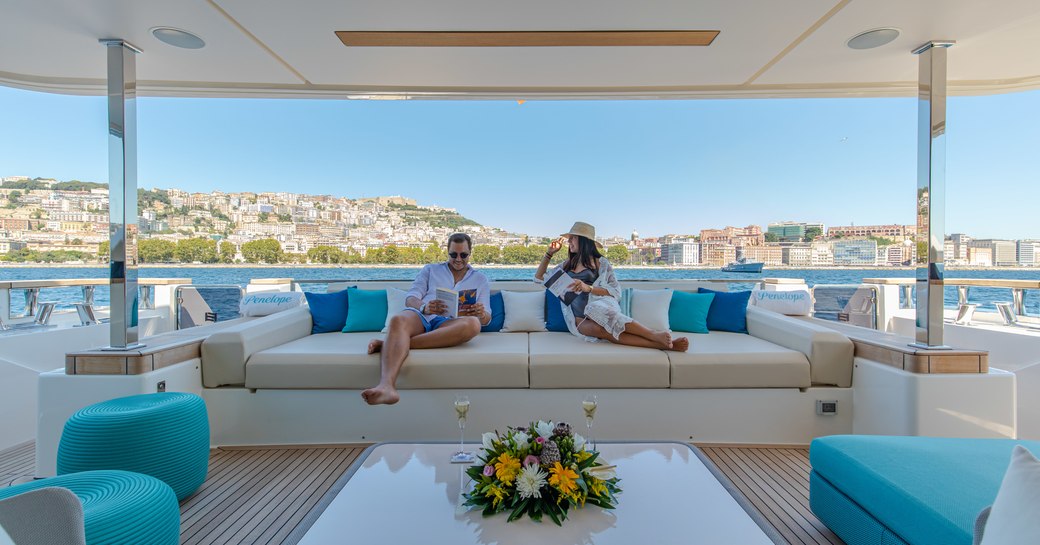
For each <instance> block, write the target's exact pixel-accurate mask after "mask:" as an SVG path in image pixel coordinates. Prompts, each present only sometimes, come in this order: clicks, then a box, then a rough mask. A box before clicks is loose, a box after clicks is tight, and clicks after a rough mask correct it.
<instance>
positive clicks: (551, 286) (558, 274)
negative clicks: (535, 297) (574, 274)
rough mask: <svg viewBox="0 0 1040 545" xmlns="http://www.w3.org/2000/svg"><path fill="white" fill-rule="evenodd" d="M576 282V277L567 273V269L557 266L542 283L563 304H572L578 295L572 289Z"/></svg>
mask: <svg viewBox="0 0 1040 545" xmlns="http://www.w3.org/2000/svg"><path fill="white" fill-rule="evenodd" d="M573 283H574V279H573V278H571V275H569V274H567V271H565V270H563V267H562V266H561V267H556V268H555V269H553V270H552V272H551V273H549V274H548V275H547V276H546V278H545V281H544V282H542V285H544V286H545V288H546V289H548V290H549V291H550V292H552V294H553V295H555V296H557V297H559V298H560V300H561V301H563V304H565V305H570V304H571V301H573V300H574V298H575V297H577V296H578V294H577V293H574V292H573V291H571V290H570V287H571V284H573Z"/></svg>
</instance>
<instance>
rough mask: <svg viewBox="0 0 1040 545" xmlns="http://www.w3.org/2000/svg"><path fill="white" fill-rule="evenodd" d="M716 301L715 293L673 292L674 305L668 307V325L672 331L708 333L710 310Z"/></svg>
mask: <svg viewBox="0 0 1040 545" xmlns="http://www.w3.org/2000/svg"><path fill="white" fill-rule="evenodd" d="M714 299H715V294H714V293H687V292H685V291H675V292H672V303H671V304H670V305H668V324H669V325H670V327H671V328H672V331H686V332H688V333H707V332H708V309H710V308H711V302H712V300H714Z"/></svg>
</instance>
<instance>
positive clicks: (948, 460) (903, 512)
mask: <svg viewBox="0 0 1040 545" xmlns="http://www.w3.org/2000/svg"><path fill="white" fill-rule="evenodd" d="M1016 444H1021V445H1023V446H1025V447H1026V448H1028V449H1029V450H1030V451H1031V452H1034V453H1040V441H1018V440H1012V439H949V438H939V437H886V436H871V435H834V436H830V437H821V438H819V439H816V440H814V441H813V442H812V445H811V446H810V448H809V463H810V464H811V465H812V473H810V477H809V505H810V507H811V508H812V511H813V513H814V514H816V516H817V517H819V519H820V520H821V521H823V523H824V524H826V525H827V527H828V528H830V529H831V530H832V531H834V533H835V534H837V535H838V537H840V538H841V539H842V540H844V541H845V542H846V543H847V544H848V545H861V544H862V545H865V544H885V545H889V544H893V545H898V544H904V543H906V544H910V545H923V544H931V543H935V544H944V545H961V544H963V545H971V542H972V532H973V528H974V524H975V518H976V516H977V515H978V514H979V511H981V510H982V509H983V508H984V507H986V506H989V505H991V504H992V503H993V500H994V499H995V498H996V497H997V490H999V489H1000V482H1001V480H1002V479H1003V478H1004V472H1005V471H1006V470H1007V467H1008V463H1009V462H1010V460H1011V450H1012V449H1013V448H1014V446H1015V445H1016Z"/></svg>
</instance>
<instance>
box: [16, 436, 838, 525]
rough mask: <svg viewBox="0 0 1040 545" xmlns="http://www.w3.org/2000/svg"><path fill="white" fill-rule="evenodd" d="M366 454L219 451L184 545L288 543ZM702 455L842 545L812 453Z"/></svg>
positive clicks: (24, 471)
mask: <svg viewBox="0 0 1040 545" xmlns="http://www.w3.org/2000/svg"><path fill="white" fill-rule="evenodd" d="M365 446H367V445H345V446H329V447H315V448H284V447H280V448H227V449H225V448H220V449H214V450H213V451H211V452H210V459H209V474H208V475H207V477H206V482H205V483H204V484H203V485H202V487H201V488H200V489H199V491H198V492H196V493H195V494H194V495H192V496H191V497H190V498H188V499H186V500H185V501H183V502H181V543H182V544H185V545H189V544H190V545H211V544H212V545H217V544H221V545H224V544H227V545H232V544H245V543H250V544H252V543H257V544H272V545H273V544H282V543H285V542H286V541H285V540H286V539H287V538H288V537H289V535H290V534H291V533H292V531H293V530H294V529H295V528H296V526H297V525H298V524H299V523H300V522H301V521H302V520H303V518H304V517H305V516H306V515H307V514H308V513H309V512H310V511H311V509H312V508H314V506H315V504H317V503H318V501H319V500H320V499H321V497H322V496H323V495H324V494H325V493H326V492H328V491H329V489H330V488H331V487H332V485H333V484H334V483H335V482H336V480H337V479H339V477H340V476H341V475H342V474H343V473H344V472H345V471H346V470H347V468H349V467H350V465H351V464H352V463H354V461H355V460H357V458H358V455H360V454H361V452H362V451H363V450H364V449H365ZM701 450H702V451H703V452H704V453H705V454H706V455H707V456H708V458H709V459H711V460H712V462H714V463H715V465H716V466H717V467H718V468H719V469H720V470H721V471H722V472H723V473H724V474H725V475H726V476H727V477H728V478H729V480H730V481H731V482H732V483H733V484H734V485H735V486H736V488H737V489H739V490H740V492H741V493H743V494H744V497H746V498H747V499H748V500H749V501H750V502H751V504H752V505H754V506H755V508H756V509H758V511H759V512H760V513H761V514H762V516H763V517H764V518H765V519H766V520H767V521H768V522H769V524H771V525H772V526H773V528H775V529H776V531H777V532H778V533H779V534H780V535H781V536H783V538H784V539H785V540H787V542H788V543H789V544H791V545H830V544H834V545H841V544H842V541H841V540H840V539H838V537H837V536H835V535H834V534H833V533H832V532H831V531H830V530H828V529H827V528H826V527H825V526H824V525H823V524H822V523H821V522H820V521H819V520H817V519H816V517H815V516H813V514H812V513H811V512H810V511H809V458H808V450H807V449H805V448H766V447H754V448H752V447H730V446H702V447H701ZM34 463H35V444H34V443H32V442H29V443H25V444H22V445H19V446H16V447H13V448H10V449H7V450H4V451H0V488H3V487H7V486H10V485H11V484H12V483H14V484H17V483H18V482H23V481H25V480H26V479H28V478H30V477H31V476H32V474H33V466H34ZM622 501H623V498H622ZM344 543H348V541H344Z"/></svg>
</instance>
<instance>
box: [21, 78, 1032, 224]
mask: <svg viewBox="0 0 1040 545" xmlns="http://www.w3.org/2000/svg"><path fill="white" fill-rule="evenodd" d="M388 102H393V103H388ZM0 104H3V105H4V108H3V111H4V112H5V122H6V124H7V126H9V127H15V128H16V129H17V130H9V131H6V132H5V133H4V134H2V135H0V165H2V166H3V167H4V171H5V173H6V174H10V175H15V174H21V175H29V176H46V177H54V178H57V179H63V180H67V179H72V178H78V179H82V180H86V181H104V180H105V179H106V178H107V150H106V146H107V142H106V138H105V134H106V132H105V129H104V123H105V121H104V120H105V107H104V104H105V103H104V99H103V98H102V97H83V96H75V97H73V96H62V95H53V94H46V93H35V92H28V91H22V90H17V89H0ZM916 107H917V104H916V100H914V99H911V98H891V99H841V100H838V99H797V100H784V101H760V100H695V101H680V100H676V101H526V102H525V103H523V104H518V103H517V102H510V101H382V102H381V101H295V100H256V99H229V100H219V101H218V100H206V99H172V98H169V99H167V98H151V97H145V98H140V99H138V113H139V116H138V124H139V136H140V138H139V148H138V149H139V157H138V165H139V169H138V172H139V176H138V178H139V185H140V187H152V186H159V187H179V188H181V189H183V190H185V191H189V192H200V191H202V192H204V191H210V190H212V189H218V188H219V189H221V190H223V191H245V190H253V191H261V192H262V191H279V190H282V189H284V188H286V187H292V188H293V189H294V190H297V191H305V192H307V193H310V194H335V195H345V196H349V197H352V198H360V197H365V196H375V195H377V194H379V195H387V194H401V195H409V196H410V197H411V198H415V199H417V200H418V201H420V202H423V203H429V204H434V205H440V206H446V207H454V208H459V209H461V210H465V211H466V213H467V215H469V216H470V217H472V218H473V219H474V220H476V221H478V222H481V223H485V224H490V223H495V224H497V225H500V226H501V227H502V228H504V229H507V230H510V231H518V232H528V233H552V232H553V231H556V230H560V229H566V227H567V226H568V225H569V224H570V222H572V221H573V220H574V219H577V218H578V217H581V218H583V219H585V220H586V221H589V222H590V223H593V224H595V225H596V226H597V228H598V229H599V232H600V233H602V234H603V235H606V236H627V235H628V234H629V233H630V232H631V230H632V229H636V230H638V231H640V232H641V233H647V234H651V233H668V232H674V231H680V230H685V229H694V230H695V229H697V228H709V227H712V226H718V225H723V224H733V225H750V224H758V225H765V224H766V223H767V222H769V221H773V220H774V218H775V219H777V220H782V219H791V220H793V219H797V218H813V220H814V221H821V222H823V223H827V224H834V225H837V224H849V223H853V222H855V223H862V224H883V223H891V222H896V223H912V222H913V221H914V217H913V210H914V201H913V192H914V187H915V185H916V183H915V171H916V148H915V145H914V136H915V134H916V132H915V131H916V129H915V121H916ZM1037 115H1040V92H1025V93H1016V94H1009V95H994V96H984V97H971V98H963V97H951V99H950V103H949V119H950V124H949V131H950V132H949V134H948V149H947V158H948V159H947V190H948V191H947V205H946V210H947V214H946V216H947V232H950V233H953V232H971V233H978V234H979V236H986V237H1000V238H1020V237H1031V236H1037V235H1038V234H1040V233H1022V232H1020V231H1021V230H1022V229H1023V227H1028V226H1024V225H1023V224H1022V222H1021V221H1019V220H1017V219H1016V218H1015V216H1016V215H1015V214H1009V213H1007V210H1008V207H1009V206H1012V205H1011V203H1012V202H1035V201H1037V200H1040V184H1037V183H1036V176H1037V175H1036V172H1038V171H1040V169H1038V168H1037V158H1036V157H1035V154H1033V153H1032V151H1031V150H1030V149H1029V148H1030V146H1029V142H1031V141H1034V140H1035V129H1034V128H1033V127H1032V124H1031V123H1030V122H1029V120H1030V119H1035V118H1036V117H1037ZM1011 196H1013V198H1012V197H1011ZM777 216H779V218H777ZM686 225H689V227H686Z"/></svg>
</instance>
